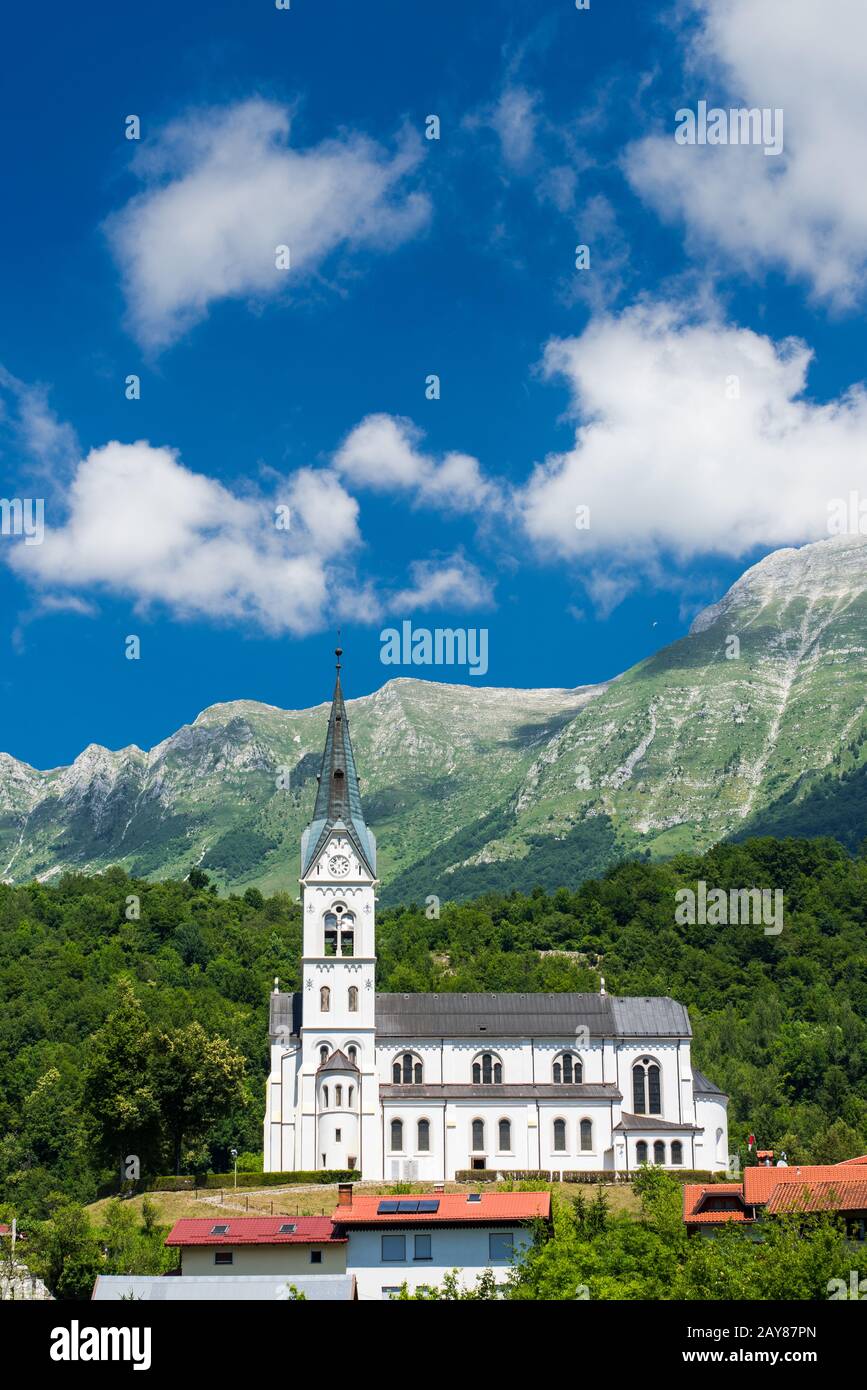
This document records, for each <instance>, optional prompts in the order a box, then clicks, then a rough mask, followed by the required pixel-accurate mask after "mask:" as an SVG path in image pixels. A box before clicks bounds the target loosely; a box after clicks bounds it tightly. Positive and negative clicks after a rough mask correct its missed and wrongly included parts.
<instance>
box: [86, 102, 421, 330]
mask: <svg viewBox="0 0 867 1390" xmlns="http://www.w3.org/2000/svg"><path fill="white" fill-rule="evenodd" d="M290 126H291V112H290V111H289V110H288V109H287V108H286V107H284V106H280V105H277V104H276V103H274V102H269V101H263V100H260V99H258V98H257V99H253V100H250V101H245V102H241V103H239V104H237V105H234V106H231V107H228V108H224V109H216V110H210V111H200V112H197V113H194V114H193V115H190V116H188V117H185V118H184V119H182V120H179V121H175V122H173V123H172V124H171V125H169V126H168V127H167V128H166V129H165V130H164V131H163V132H162V133H161V134H160V135H159V136H158V137H157V138H156V140H155V143H154V145H153V146H152V147H145V148H143V150H142V152H141V155H140V156H139V157H138V158H137V160H136V161H135V164H134V168H135V171H136V172H137V173H138V174H140V176H141V177H142V179H143V180H144V182H145V189H144V191H143V192H141V193H139V194H138V195H136V196H135V197H133V198H132V199H131V201H130V202H129V203H127V204H126V206H125V207H123V208H122V209H120V211H119V212H117V213H114V214H113V215H112V216H111V217H110V218H109V219H108V221H107V223H106V232H107V234H108V237H109V241H110V244H111V247H112V250H113V253H114V256H115V258H116V260H117V262H118V265H119V266H120V268H121V271H122V275H123V281H124V287H125V291H126V297H127V305H128V317H129V323H130V326H131V329H132V331H133V333H134V334H135V336H136V338H137V339H138V341H139V342H140V343H141V344H142V345H143V346H145V347H148V348H151V349H160V348H163V347H165V346H167V345H168V344H169V343H171V342H173V341H174V340H175V339H177V338H178V337H179V336H180V335H181V334H182V333H183V332H184V331H185V330H186V329H187V328H189V327H190V326H191V325H192V324H195V323H196V322H198V321H199V320H200V319H202V318H203V317H204V316H205V315H206V313H207V311H208V307H209V305H211V304H212V303H214V302H215V301H217V300H221V299H227V298H238V297H245V298H271V297H274V296H277V295H281V294H287V293H291V292H292V291H293V290H294V289H295V288H296V287H297V285H298V283H299V281H302V280H304V279H305V278H306V277H309V276H310V275H311V274H312V273H313V272H315V271H316V269H317V267H318V266H319V265H320V264H321V263H322V261H323V260H324V259H325V257H326V256H328V255H329V254H330V253H331V252H333V251H334V250H335V249H337V248H339V247H345V248H348V249H350V250H352V251H357V250H359V249H360V248H371V249H375V250H380V251H381V250H384V249H386V248H390V247H393V246H396V245H397V244H399V243H400V242H403V241H405V240H407V239H408V238H409V237H412V236H414V235H415V234H416V233H417V232H418V231H419V230H420V229H421V228H422V227H423V226H424V224H425V223H426V222H427V220H428V217H429V213H430V205H429V201H428V199H427V197H426V196H424V195H423V194H421V193H419V192H417V191H406V187H405V185H406V181H407V176H408V175H409V174H410V173H411V171H412V170H413V169H414V168H415V167H416V166H417V165H418V163H419V161H420V159H421V157H422V142H421V140H420V137H419V136H418V135H417V134H411V133H410V132H405V133H404V135H403V136H402V137H401V140H400V142H399V146H398V149H397V152H396V153H395V154H393V155H391V156H390V155H388V154H387V153H386V152H385V151H384V150H383V149H382V148H381V147H380V146H378V145H376V144H374V143H373V142H372V141H371V140H369V139H367V138H366V137H364V136H363V135H359V134H355V133H343V134H341V135H340V136H339V137H338V138H335V139H331V140H325V141H322V142H321V143H320V144H318V145H314V146H310V147H308V148H306V149H298V148H293V147H292V146H290V144H289V136H290ZM280 245H287V246H288V247H289V248H290V253H291V269H289V270H278V269H277V268H276V266H275V248H276V247H277V246H280Z"/></svg>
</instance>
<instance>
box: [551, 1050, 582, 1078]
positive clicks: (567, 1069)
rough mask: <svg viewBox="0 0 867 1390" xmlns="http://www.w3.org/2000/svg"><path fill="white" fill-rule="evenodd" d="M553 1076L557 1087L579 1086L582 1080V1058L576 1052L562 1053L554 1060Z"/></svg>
mask: <svg viewBox="0 0 867 1390" xmlns="http://www.w3.org/2000/svg"><path fill="white" fill-rule="evenodd" d="M553 1076H554V1084H555V1085H557V1086H571V1085H572V1084H573V1082H574V1083H575V1084H576V1085H577V1084H578V1083H580V1081H581V1079H582V1067H581V1058H580V1057H576V1056H575V1053H574V1052H561V1053H560V1055H559V1057H555V1058H554V1068H553Z"/></svg>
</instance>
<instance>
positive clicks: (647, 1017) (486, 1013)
mask: <svg viewBox="0 0 867 1390" xmlns="http://www.w3.org/2000/svg"><path fill="white" fill-rule="evenodd" d="M582 1027H584V1028H587V1030H588V1032H589V1036H590V1037H591V1038H689V1037H691V1036H692V1029H691V1028H690V1024H689V1015H688V1013H687V1011H686V1008H685V1007H684V1005H683V1004H678V1003H677V1002H676V1000H674V999H667V998H656V999H645V998H636V999H620V998H617V997H616V996H614V995H611V994H450V993H449V994H377V996H376V1031H377V1034H378V1035H379V1037H380V1038H424V1037H428V1038H432V1037H436V1038H441V1037H460V1038H467V1037H479V1038H481V1039H482V1040H484V1036H485V1034H487V1035H488V1036H489V1037H490V1038H491V1039H494V1038H546V1037H547V1038H568V1037H575V1036H576V1035H577V1033H578V1031H579V1029H580V1028H582Z"/></svg>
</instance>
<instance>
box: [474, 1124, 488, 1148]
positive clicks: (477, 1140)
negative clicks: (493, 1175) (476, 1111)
mask: <svg viewBox="0 0 867 1390" xmlns="http://www.w3.org/2000/svg"><path fill="white" fill-rule="evenodd" d="M484 1147H485V1122H484V1120H473V1152H474V1153H481V1152H482V1150H483V1149H484Z"/></svg>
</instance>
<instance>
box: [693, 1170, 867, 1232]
mask: <svg viewBox="0 0 867 1390" xmlns="http://www.w3.org/2000/svg"><path fill="white" fill-rule="evenodd" d="M798 1211H803V1212H819V1211H828V1212H837V1213H838V1214H840V1215H842V1216H844V1217H845V1220H846V1226H847V1231H848V1233H849V1237H850V1239H852V1240H859V1241H860V1240H864V1239H865V1234H867V1173H865V1168H864V1159H863V1158H857V1159H852V1160H851V1161H848V1162H846V1163H837V1164H803V1165H796V1166H794V1167H790V1168H788V1167H776V1168H774V1167H770V1166H769V1165H767V1164H759V1165H758V1166H756V1167H750V1168H745V1169H744V1174H743V1181H742V1182H739V1183H737V1182H731V1183H710V1184H707V1183H687V1184H686V1185H685V1186H684V1189H683V1219H684V1222H685V1224H686V1228H687V1231H688V1232H689V1234H690V1235H696V1234H697V1233H700V1234H702V1235H706V1236H712V1235H714V1234H715V1232H716V1231H718V1230H719V1229H720V1228H721V1227H723V1226H730V1225H732V1224H735V1225H743V1226H749V1227H753V1228H756V1227H757V1225H758V1223H760V1222H761V1219H762V1217H763V1216H764V1215H765V1214H767V1215H771V1216H773V1215H777V1214H780V1213H784V1212H798Z"/></svg>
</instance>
